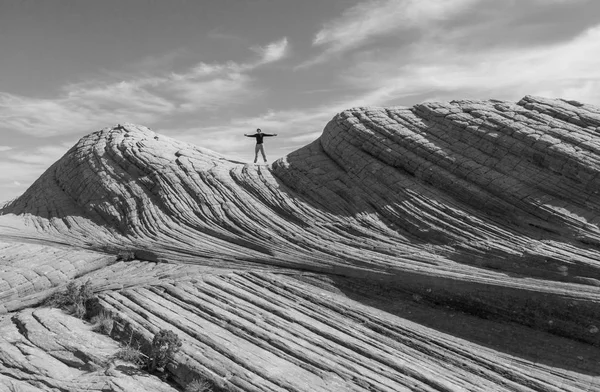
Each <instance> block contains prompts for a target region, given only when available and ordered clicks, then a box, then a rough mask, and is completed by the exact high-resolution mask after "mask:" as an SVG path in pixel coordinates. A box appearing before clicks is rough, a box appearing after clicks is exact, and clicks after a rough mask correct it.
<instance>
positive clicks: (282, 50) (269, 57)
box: [253, 37, 289, 64]
mask: <svg viewBox="0 0 600 392" xmlns="http://www.w3.org/2000/svg"><path fill="white" fill-rule="evenodd" d="M288 49H289V48H288V39H287V37H283V38H282V39H280V40H279V41H276V42H272V43H270V44H268V45H266V46H259V47H256V48H253V50H254V51H255V52H256V53H258V54H259V55H260V60H259V61H258V64H267V63H272V62H274V61H279V60H281V59H283V58H284V57H285V56H286V55H287V54H288Z"/></svg>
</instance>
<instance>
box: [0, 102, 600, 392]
mask: <svg viewBox="0 0 600 392" xmlns="http://www.w3.org/2000/svg"><path fill="white" fill-rule="evenodd" d="M599 136H600V109H598V108H595V107H593V106H590V105H585V104H581V103H578V102H573V101H563V100H550V99H544V98H539V97H531V96H527V97H525V98H523V99H522V100H521V101H519V102H518V103H516V104H515V103H510V102H504V101H494V100H491V101H452V102H449V103H424V104H420V105H416V106H415V107H413V108H401V107H392V108H354V109H350V110H347V111H344V112H342V113H339V114H338V115H336V116H335V117H334V118H333V119H332V120H331V121H330V122H329V123H328V124H327V126H326V127H325V129H324V131H323V135H322V136H321V137H320V138H319V139H318V140H316V141H315V142H313V143H311V144H309V145H307V146H306V147H304V148H301V149H299V150H297V151H295V152H293V153H291V154H289V155H288V156H286V157H284V158H282V159H280V160H278V161H276V162H274V163H273V165H272V166H254V165H245V164H242V163H239V162H235V161H232V160H229V159H227V158H226V157H223V156H221V155H219V154H216V153H214V152H211V151H208V150H206V149H202V148H200V147H196V146H193V145H190V144H186V143H182V142H178V141H176V140H173V139H170V138H168V137H165V136H162V135H160V134H157V133H155V132H152V131H151V130H149V129H148V128H145V127H141V126H136V125H132V124H124V125H118V126H116V127H113V128H107V129H104V130H102V131H100V132H96V133H93V134H90V135H88V136H86V137H84V138H82V139H81V140H80V141H79V142H78V143H77V144H76V145H75V146H74V147H73V148H72V149H71V150H69V151H68V152H67V153H66V154H65V156H63V157H62V158H61V159H60V160H59V161H57V162H56V163H55V164H54V165H53V166H51V167H50V168H49V169H48V170H47V172H46V173H44V175H42V176H41V177H40V178H39V179H38V181H36V183H34V184H33V185H32V186H31V187H30V188H29V189H28V190H27V191H26V192H25V193H24V194H23V195H22V196H21V197H20V198H18V199H16V200H14V201H13V202H11V203H9V204H8V205H6V206H5V207H4V208H2V209H1V210H0V213H1V214H2V215H1V216H0V235H1V237H0V270H1V271H2V274H1V275H0V313H5V316H0V317H3V318H2V320H1V321H0V330H2V329H3V328H4V330H5V331H7V332H6V334H7V335H6V336H9V337H8V338H4V341H2V342H0V344H2V345H3V346H4V347H6V353H8V354H6V355H3V356H2V357H1V358H0V386H2V385H17V386H18V387H19V388H22V390H28V389H26V388H29V386H35V387H39V388H42V389H43V390H44V389H45V390H52V388H56V389H61V388H62V389H63V390H82V389H86V388H87V389H91V390H94V389H98V390H101V389H102V388H100V387H98V386H89V385H91V384H90V383H89V381H82V382H83V383H84V384H85V385H88V386H81V385H84V384H81V385H79V384H78V385H79V386H77V385H75V384H61V382H62V381H64V380H65V378H63V377H62V376H60V374H62V373H60V372H61V371H64V372H70V374H76V372H77V371H79V370H78V368H77V366H83V365H85V363H96V362H98V361H100V360H99V359H98V360H96V362H94V360H92V359H89V358H92V357H90V355H88V356H86V357H85V358H88V359H86V360H85V361H83V365H82V364H81V363H79V364H78V365H77V364H76V363H75V362H73V360H71V359H65V358H66V357H69V358H71V357H72V355H74V354H73V352H90V351H95V350H100V349H99V348H97V347H96V346H93V345H91V346H86V347H78V348H76V349H73V348H72V347H70V346H69V348H62V349H54V348H52V347H55V346H56V345H60V343H56V342H53V343H51V344H54V345H55V346H52V347H50V346H48V347H46V346H44V345H41V346H40V345H39V344H38V343H36V341H35V340H32V339H31V336H33V335H32V332H29V327H28V326H27V325H29V324H27V323H25V322H24V321H22V320H29V319H35V320H37V322H39V323H42V324H44V323H45V322H44V321H43V320H44V318H48V317H49V316H48V315H49V314H52V315H53V317H57V318H61V317H65V318H66V317H67V316H64V315H61V316H58V313H56V312H57V311H55V310H52V311H47V310H42V309H40V310H31V309H27V308H30V307H32V306H35V305H37V304H38V303H40V302H41V301H42V300H43V299H45V298H46V297H48V296H49V295H50V294H51V293H52V292H53V291H55V290H59V289H61V288H62V287H64V286H65V285H66V284H67V283H68V282H69V281H70V280H72V279H77V280H79V281H85V280H88V279H89V280H90V281H91V282H92V284H93V286H94V289H95V290H96V291H97V292H98V293H99V297H100V304H101V306H102V307H103V308H104V309H106V310H107V311H109V312H111V314H113V316H114V317H115V318H116V319H117V320H119V322H120V325H122V326H123V328H122V329H121V330H120V331H117V332H115V334H114V336H113V337H114V338H115V339H124V338H126V335H127V334H126V332H129V333H130V336H131V335H132V334H133V333H135V334H136V336H138V337H139V339H141V340H142V341H146V342H148V341H149V340H151V337H152V335H153V334H154V333H156V332H158V330H160V329H161V328H170V329H173V330H175V331H176V332H177V333H178V335H180V336H181V338H182V340H183V341H184V345H183V348H182V351H181V352H179V353H178V354H177V357H176V358H175V361H174V362H173V363H172V364H171V365H170V366H169V371H170V373H171V374H172V376H173V378H174V380H175V381H176V382H177V383H178V384H179V385H180V386H183V385H186V383H189V382H190V381H191V380H192V379H194V378H196V377H200V376H201V377H203V378H206V379H209V380H211V381H212V383H213V384H214V385H215V387H216V388H221V389H223V390H226V389H225V388H228V389H229V390H234V391H284V390H285V391H402V390H415V391H461V390H465V391H494V390H502V391H504V390H506V391H509V390H510V391H550V390H551V391H595V390H600V383H599V381H600V380H599V377H598V376H599V374H600V333H599V328H600V288H599V287H600V274H599V271H600V261H599V260H600V229H599V223H600V204H599V202H600V195H599V194H598V192H599V190H600V178H599V176H598V173H599V171H600V170H599V169H600V137H599ZM123 251H130V252H133V253H135V256H136V258H137V259H138V260H135V261H123V260H121V261H117V260H116V255H117V254H118V253H119V252H123ZM48 312H50V313H48ZM46 323H47V322H46ZM64 323H65V324H67V323H70V324H69V325H75V324H74V322H68V321H65V322H64ZM31 325H33V324H31ZM76 325H77V327H76V328H75V327H73V330H76V331H78V332H77V333H79V334H84V333H88V332H89V331H88V332H85V331H87V330H86V328H87V327H86V326H85V325H84V324H82V323H80V324H76ZM32 328H34V327H32ZM69 328H71V327H69ZM47 329H48V331H50V332H44V333H51V334H52V336H53V337H54V336H59V335H60V334H58V333H57V332H56V331H54V330H53V329H52V328H47ZM90 333H91V332H90ZM19 334H20V335H19ZM0 336H5V335H4V334H0ZM52 339H54V338H52ZM52 339H50V340H52ZM56 339H57V341H60V339H59V337H57V338H56ZM90 341H91V342H93V341H94V340H93V339H92V338H90ZM103 344H104V343H103ZM22 346H23V347H24V346H27V347H33V348H35V349H36V350H41V351H39V352H38V351H36V353H39V355H49V356H50V357H52V358H55V359H56V360H57V361H58V362H60V363H61V364H62V365H57V366H58V367H57V369H58V368H59V367H62V368H63V370H56V372H58V373H54V370H48V369H45V368H44V369H42V368H36V367H35V366H34V365H30V364H29V362H31V361H30V359H31V358H29V357H27V358H26V360H27V361H29V362H24V361H25V359H24V358H23V357H22V355H24V354H23V350H22V349H21V347H22ZM109 346H110V342H108V341H107V342H106V346H102V350H107V351H106V352H109V351H110V349H111V348H110V347H109ZM16 349H18V350H20V353H21V354H19V351H18V350H17V351H15V350H16ZM56 350H58V351H60V352H65V353H66V354H64V355H63V354H60V355H58V356H57V355H54V353H55V351H56ZM86 350H87V351H86ZM67 352H70V353H71V354H69V353H67ZM19 355H21V356H19ZM36 355H38V354H36ZM86 355H87V354H86ZM65 356H66V357H65ZM100 356H101V355H99V354H97V355H96V357H98V358H99V357H100ZM86 361H87V362H86ZM100 362H101V361H100ZM76 365H77V366H76ZM65 366H66V368H64V367H65ZM90 371H91V370H90ZM103 372H104V373H103ZM92 373H93V374H94V375H96V376H98V377H100V378H101V379H102V382H103V383H104V384H103V385H105V384H106V385H110V386H107V387H103V388H113V390H118V389H116V388H117V387H115V386H114V385H117V384H118V383H119V382H121V383H123V382H124V383H132V384H131V385H134V384H135V383H137V382H142V381H140V380H139V379H137V378H135V377H133V378H132V377H129V376H128V375H127V374H125V375H123V374H120V373H118V371H115V372H113V373H110V374H109V375H107V373H106V371H105V370H102V371H101V370H97V369H96V370H93V372H92ZM117 373H118V374H117ZM28 374H29V375H28ZM90 377H91V376H90ZM128 377H129V378H128ZM11 383H12V384H11ZM111 383H112V384H111ZM148 383H150V381H148ZM152 383H154V381H152ZM64 385H67V386H64ZM98 385H99V384H98ZM140 385H141V384H140ZM148 385H150V384H148ZM152 385H153V386H136V388H148V389H147V390H160V389H152V388H161V386H160V385H158V384H156V385H154V384H152ZM163 387H164V388H167V386H166V385H165V386H163ZM7 388H9V387H7ZM14 388H17V387H14ZM77 388H79V389H77ZM132 388H133V387H132ZM17 390H19V389H17ZM165 390H168V389H165Z"/></svg>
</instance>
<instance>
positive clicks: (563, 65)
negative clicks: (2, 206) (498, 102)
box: [342, 25, 600, 106]
mask: <svg viewBox="0 0 600 392" xmlns="http://www.w3.org/2000/svg"><path fill="white" fill-rule="evenodd" d="M432 47H433V48H434V49H435V50H430V49H431V48H432ZM427 48H428V49H427V50H423V51H422V52H419V53H413V54H412V59H411V62H410V63H409V64H407V65H404V66H402V67H398V66H395V64H401V63H402V61H404V60H405V59H406V55H405V54H404V53H394V54H391V55H389V57H388V58H386V61H385V62H370V61H364V62H362V63H360V64H356V65H355V66H354V67H353V68H352V69H350V70H348V71H346V72H345V73H344V74H343V76H342V78H343V81H344V83H346V84H348V85H351V86H353V87H354V88H356V89H361V90H362V91H363V94H362V95H361V96H360V98H358V99H357V100H356V101H355V102H354V104H355V105H353V106H361V105H385V104H389V103H390V102H392V101H394V100H397V99H401V98H403V97H407V96H410V95H415V94H419V93H423V92H427V91H431V92H434V94H435V95H437V96H448V97H450V98H500V99H519V98H520V97H521V96H523V95H527V94H538V95H545V96H549V97H557V98H558V97H564V98H571V99H578V100H581V101H583V102H589V103H596V104H599V103H600V89H599V88H598V87H600V82H599V81H600V58H598V57H596V56H590V55H589V54H590V53H600V25H599V26H597V27H595V28H592V29H589V30H588V31H586V32H584V33H582V34H581V35H579V36H578V37H576V38H575V39H573V40H572V41H571V42H567V43H561V44H556V45H551V46H544V47H538V48H528V49H524V48H512V49H502V50H494V49H492V50H489V51H483V50H481V51H479V52H477V53H469V54H468V55H466V56H465V55H464V54H461V53H460V51H457V50H455V48H453V47H452V46H451V45H449V43H448V42H446V43H445V46H444V47H441V46H440V47H435V44H434V43H433V42H432V43H431V45H428V46H427Z"/></svg>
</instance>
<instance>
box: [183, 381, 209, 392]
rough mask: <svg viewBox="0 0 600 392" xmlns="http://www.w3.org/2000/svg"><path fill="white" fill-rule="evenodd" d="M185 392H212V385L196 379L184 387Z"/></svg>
mask: <svg viewBox="0 0 600 392" xmlns="http://www.w3.org/2000/svg"><path fill="white" fill-rule="evenodd" d="M184 391H185V392H212V385H211V384H210V383H209V382H208V381H206V380H200V379H196V380H194V381H192V382H191V383H189V384H188V385H186V387H185V390H184Z"/></svg>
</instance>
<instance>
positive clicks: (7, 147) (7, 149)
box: [0, 146, 13, 152]
mask: <svg viewBox="0 0 600 392" xmlns="http://www.w3.org/2000/svg"><path fill="white" fill-rule="evenodd" d="M12 149H13V148H12V147H10V146H0V152H4V151H9V150H12Z"/></svg>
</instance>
